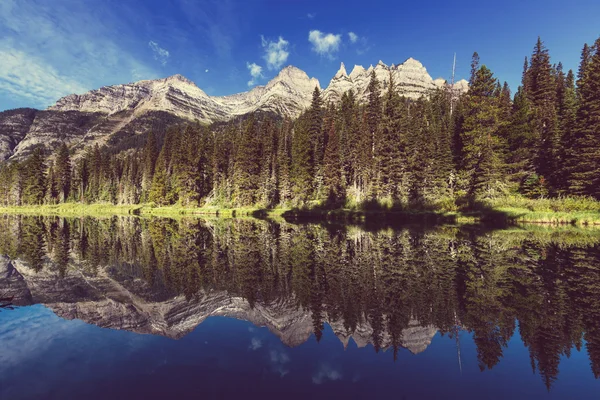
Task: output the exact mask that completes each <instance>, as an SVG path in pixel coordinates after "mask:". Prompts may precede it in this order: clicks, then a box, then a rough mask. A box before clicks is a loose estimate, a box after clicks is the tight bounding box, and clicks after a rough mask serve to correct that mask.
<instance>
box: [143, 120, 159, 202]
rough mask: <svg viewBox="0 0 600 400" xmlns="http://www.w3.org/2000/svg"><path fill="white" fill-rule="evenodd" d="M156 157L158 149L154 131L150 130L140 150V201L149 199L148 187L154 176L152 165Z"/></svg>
mask: <svg viewBox="0 0 600 400" xmlns="http://www.w3.org/2000/svg"><path fill="white" fill-rule="evenodd" d="M157 157H158V149H157V144H156V137H155V136H154V132H152V131H150V133H149V134H148V138H147V139H146V144H145V145H144V149H143V150H142V165H143V172H142V187H141V190H142V196H141V201H142V202H146V201H148V200H149V195H150V187H151V186H152V179H153V178H154V167H155V163H156V158H157Z"/></svg>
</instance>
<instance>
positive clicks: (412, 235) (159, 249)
mask: <svg viewBox="0 0 600 400" xmlns="http://www.w3.org/2000/svg"><path fill="white" fill-rule="evenodd" d="M0 254H1V255H2V256H0V298H4V297H13V296H14V298H13V300H12V304H13V306H15V307H14V308H12V309H11V307H2V308H0V399H2V400H4V399H11V400H12V399H40V398H56V399H70V398H74V399H79V398H86V399H105V398H127V399H131V398H145V399H148V398H160V397H162V398H217V399H221V398H238V397H239V398H255V397H258V396H261V398H286V399H296V398H311V399H314V398H327V399H330V398H394V399H423V398H425V399H429V398H431V399H438V398H439V399H454V398H457V399H459V398H460V399H507V398H512V399H531V398H543V399H550V398H556V399H598V398H600V380H598V379H597V378H598V376H599V375H600V232H595V231H593V230H574V229H565V230H550V229H543V228H537V229H532V230H523V229H512V230H510V231H507V230H493V231H492V230H487V231H483V230H481V229H475V228H472V229H466V228H464V229H458V228H455V227H449V226H445V227H433V228H424V227H384V226H368V227H358V226H341V225H325V224H290V223H284V222H282V223H274V222H267V221H259V220H196V219H184V220H179V221H175V220H170V219H150V220H146V219H135V218H125V217H118V218H117V217H114V218H112V219H111V218H107V219H92V218H82V219H61V218H49V217H45V218H41V217H14V216H13V217H8V216H4V217H0ZM3 304H4V305H6V301H5V302H4V303H3Z"/></svg>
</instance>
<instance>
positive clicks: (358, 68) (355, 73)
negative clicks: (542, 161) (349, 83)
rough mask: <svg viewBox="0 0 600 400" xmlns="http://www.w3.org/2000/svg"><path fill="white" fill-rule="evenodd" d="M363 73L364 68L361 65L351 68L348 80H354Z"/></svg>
mask: <svg viewBox="0 0 600 400" xmlns="http://www.w3.org/2000/svg"><path fill="white" fill-rule="evenodd" d="M365 72H366V71H365V68H364V67H363V66H362V65H355V66H354V68H352V72H350V79H354V78H355V77H357V76H358V75H361V74H364V73H365Z"/></svg>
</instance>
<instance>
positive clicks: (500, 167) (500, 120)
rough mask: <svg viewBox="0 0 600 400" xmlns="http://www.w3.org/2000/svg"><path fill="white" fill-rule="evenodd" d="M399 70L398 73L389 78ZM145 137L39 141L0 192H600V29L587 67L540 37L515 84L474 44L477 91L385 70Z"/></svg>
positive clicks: (159, 195)
mask: <svg viewBox="0 0 600 400" xmlns="http://www.w3.org/2000/svg"><path fill="white" fill-rule="evenodd" d="M390 80H391V77H390ZM140 135H143V139H144V141H143V143H144V144H143V146H138V147H134V146H132V147H130V148H122V149H121V148H119V147H118V146H112V147H111V146H104V147H99V146H97V145H96V146H94V147H89V148H87V149H86V150H85V151H84V152H83V153H77V154H75V153H73V152H72V151H71V149H69V147H68V146H67V145H65V144H63V145H62V146H60V147H59V148H58V149H57V151H56V152H54V153H53V154H45V153H44V151H43V149H42V148H41V147H40V148H36V149H35V150H34V151H33V152H32V154H31V155H30V156H29V157H28V158H27V159H25V160H22V161H12V162H7V163H4V164H3V165H2V166H1V168H0V203H2V204H4V205H6V206H14V205H34V204H35V205H37V204H58V203H64V202H78V203H83V204H89V203H98V202H103V203H112V204H153V205H156V206H164V205H175V204H176V205H180V206H182V207H203V206H217V207H223V208H230V207H245V206H254V207H261V208H274V207H288V208H291V207H293V208H305V209H310V208H324V209H327V208H331V209H336V208H351V209H352V208H353V209H369V208H374V209H387V210H445V211H452V210H460V209H474V208H476V207H478V206H480V205H481V204H485V202H486V201H490V200H494V199H501V198H507V197H511V196H513V197H515V196H516V197H518V198H529V199H548V198H561V199H564V198H576V199H582V201H588V202H594V203H595V201H594V200H598V199H600V38H599V39H598V40H596V42H595V43H594V44H593V45H591V46H590V45H588V44H586V45H584V47H583V50H582V52H581V61H580V65H579V69H578V71H577V72H573V71H572V70H569V71H564V70H563V66H562V64H561V63H557V64H553V63H552V62H551V59H550V55H549V51H548V49H546V47H545V45H544V43H543V42H542V41H541V39H539V38H538V41H537V43H536V44H535V46H534V48H533V52H532V54H531V56H530V57H529V58H527V57H526V58H525V62H524V66H523V75H522V82H521V85H520V86H519V87H518V89H517V91H516V92H515V93H514V95H513V94H512V93H511V90H510V88H509V87H508V85H507V83H506V82H504V83H502V82H501V81H500V80H499V79H498V78H496V77H495V76H494V74H493V72H492V71H491V70H490V69H489V68H488V67H487V66H486V65H484V64H482V63H481V62H480V59H479V55H478V54H477V53H474V54H473V58H472V63H471V74H470V80H469V90H468V92H467V93H466V94H460V95H459V94H458V93H456V92H455V91H454V90H453V88H452V87H451V86H450V85H446V87H445V88H443V89H439V90H437V91H434V92H432V93H431V94H430V95H429V96H428V97H427V98H421V99H418V100H410V99H407V98H404V97H401V96H400V95H399V94H398V91H397V90H396V87H395V85H394V82H393V81H391V82H390V84H389V85H388V87H387V88H382V85H381V83H380V82H378V80H377V79H376V77H375V74H374V73H373V74H372V76H371V81H370V84H369V87H368V99H367V101H366V102H359V101H358V99H357V97H356V94H354V93H353V92H351V91H350V92H347V93H345V94H344V95H343V97H342V99H341V102H340V103H339V104H324V102H323V100H322V99H321V96H320V92H319V89H318V88H315V90H314V93H313V98H312V104H311V106H310V108H309V109H307V110H306V111H305V112H304V113H302V114H301V115H300V116H299V117H298V118H297V119H295V120H290V119H281V118H279V117H277V116H273V115H265V114H256V115H247V116H245V117H243V118H239V119H236V120H233V121H230V122H228V123H218V124H213V125H211V126H205V125H200V124H198V123H190V124H187V125H178V126H171V127H169V128H167V129H165V131H157V132H145V133H143V134H140Z"/></svg>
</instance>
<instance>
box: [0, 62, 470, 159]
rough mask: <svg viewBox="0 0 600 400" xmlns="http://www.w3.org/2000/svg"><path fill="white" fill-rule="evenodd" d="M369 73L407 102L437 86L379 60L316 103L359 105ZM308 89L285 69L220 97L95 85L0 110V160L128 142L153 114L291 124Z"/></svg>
mask: <svg viewBox="0 0 600 400" xmlns="http://www.w3.org/2000/svg"><path fill="white" fill-rule="evenodd" d="M371 71H375V75H376V76H377V78H378V80H380V82H381V89H382V91H385V90H387V88H388V86H389V77H390V75H392V77H393V79H394V82H395V85H396V87H397V90H398V92H399V93H400V94H401V95H404V96H406V97H409V98H412V99H417V98H419V97H421V96H426V95H427V94H428V93H429V92H430V91H432V90H435V89H436V88H440V87H443V85H444V84H445V81H444V80H441V79H439V78H438V79H436V80H433V79H432V78H431V76H430V75H429V73H428V72H427V70H426V69H425V67H424V66H423V65H422V64H421V63H420V62H419V61H417V60H415V59H413V58H408V59H407V60H406V61H405V62H403V63H401V64H398V65H394V64H392V65H391V66H389V67H388V66H387V65H386V64H384V63H383V62H382V61H379V62H378V63H377V64H376V66H375V67H373V66H372V65H371V66H369V68H368V69H365V68H364V67H362V66H358V65H355V66H354V68H353V69H352V71H351V73H350V74H348V73H347V71H346V68H345V65H344V63H341V65H340V69H339V70H338V71H337V72H336V74H335V75H334V76H333V78H332V79H331V81H330V82H329V84H328V86H327V87H326V88H325V89H322V97H323V100H324V101H325V102H334V103H335V102H338V101H339V100H340V99H341V96H342V94H343V93H344V92H346V91H348V90H353V91H354V92H355V94H356V95H357V99H358V100H359V101H366V98H367V87H368V84H369V81H370V73H371ZM315 87H318V88H319V89H321V85H320V83H319V80H318V79H316V78H311V77H309V76H308V74H307V73H306V72H304V71H303V70H301V69H299V68H297V67H295V66H293V65H288V66H286V67H284V68H282V69H281V70H280V71H279V73H278V74H277V75H276V76H275V77H274V78H273V79H271V80H270V81H269V82H267V83H266V84H265V85H260V86H255V87H253V88H252V89H250V90H249V91H246V92H241V93H235V94H231V95H226V96H210V95H208V94H207V93H206V92H204V91H203V90H202V89H201V88H200V87H198V86H197V85H196V84H195V83H194V82H193V81H191V80H190V79H188V78H186V77H184V76H183V75H180V74H175V75H172V76H169V77H166V78H160V79H154V80H142V81H138V82H133V83H127V84H119V85H111V86H103V87H101V88H98V89H94V90H90V91H88V92H85V93H83V94H70V95H67V96H64V97H61V98H60V99H58V100H57V101H56V103H55V104H54V105H52V106H50V107H48V108H47V109H46V110H34V111H33V112H32V111H31V110H30V109H17V110H9V111H4V112H0V161H3V160H8V159H21V158H23V157H26V156H27V155H28V154H30V153H31V151H32V150H33V148H35V147H37V146H40V145H42V146H44V147H45V148H46V149H47V150H50V151H52V150H54V149H55V148H57V147H58V146H59V145H60V144H61V143H63V142H66V143H67V145H69V146H75V147H76V152H78V151H79V150H81V149H83V148H85V147H87V146H89V145H94V144H99V145H103V144H107V143H109V141H110V140H111V138H115V137H120V136H132V135H133V136H135V135H137V134H140V133H144V132H146V131H148V130H149V129H153V126H155V125H156V119H157V118H159V117H156V115H159V114H160V115H162V116H163V117H164V115H165V114H166V115H170V117H168V118H167V119H168V120H169V122H170V123H177V122H182V123H183V122H185V121H198V122H200V123H204V124H210V123H214V122H223V121H228V120H231V119H232V118H235V117H238V116H243V115H247V114H250V113H253V112H266V113H273V114H277V115H280V116H281V117H289V118H296V117H297V116H298V115H300V113H301V112H302V111H304V110H306V109H307V108H308V107H309V106H310V103H311V99H312V93H313V91H314V89H315ZM456 88H458V89H457V90H458V91H460V92H465V91H466V90H467V88H468V83H466V81H464V82H463V81H460V82H459V83H457V86H456ZM32 116H33V118H32ZM155 117H156V118H155ZM160 118H162V117H160Z"/></svg>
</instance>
